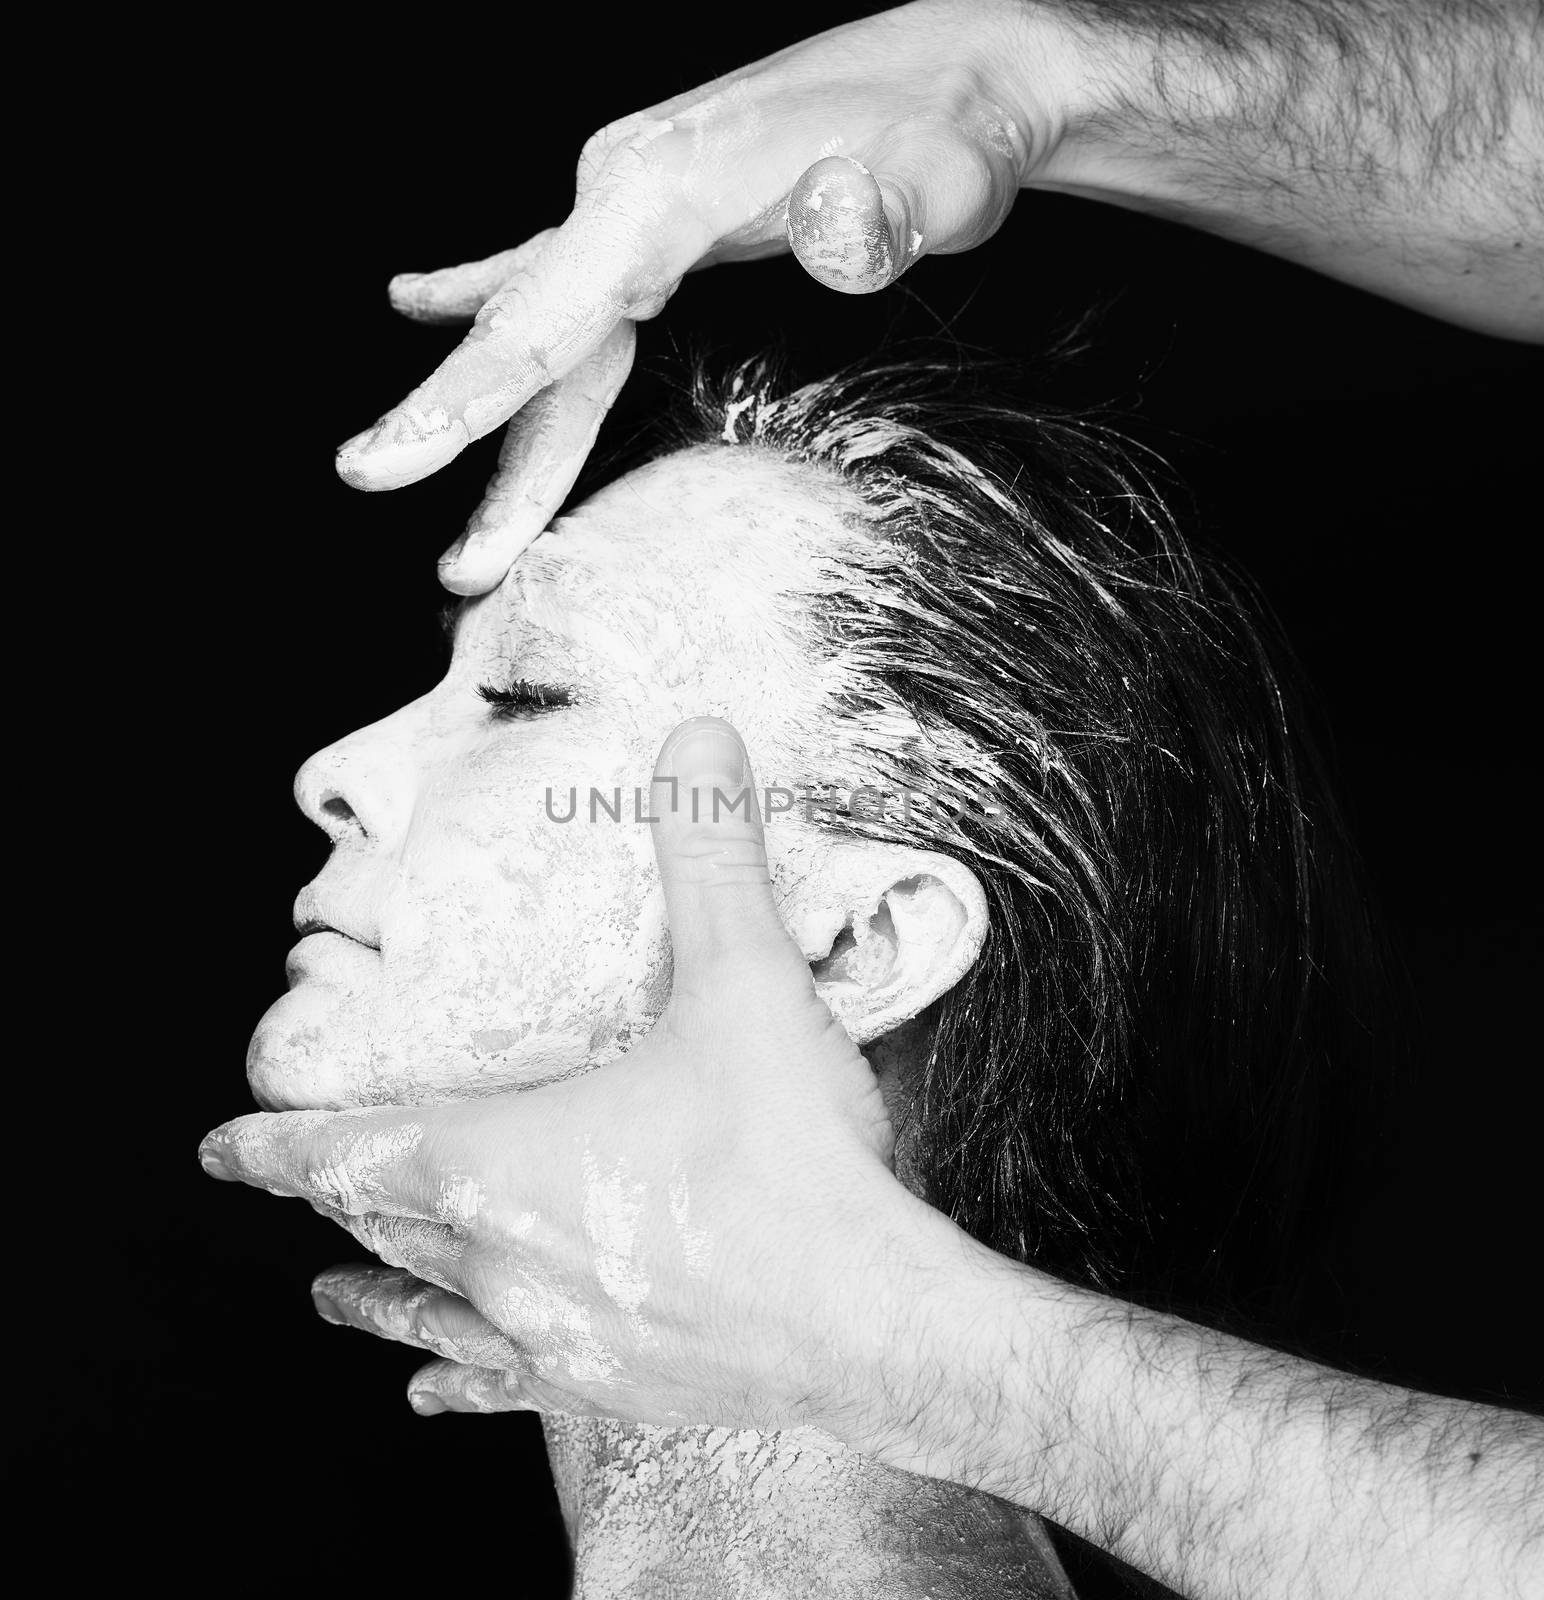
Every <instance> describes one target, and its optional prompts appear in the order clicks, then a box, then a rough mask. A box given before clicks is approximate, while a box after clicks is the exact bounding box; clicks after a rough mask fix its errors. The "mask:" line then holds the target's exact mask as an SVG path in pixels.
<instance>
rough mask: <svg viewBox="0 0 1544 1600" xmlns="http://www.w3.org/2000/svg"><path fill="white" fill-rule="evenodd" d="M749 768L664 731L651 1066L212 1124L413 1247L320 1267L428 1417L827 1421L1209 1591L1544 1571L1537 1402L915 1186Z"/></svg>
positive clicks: (387, 1236) (248, 1154) (332, 1302)
mask: <svg viewBox="0 0 1544 1600" xmlns="http://www.w3.org/2000/svg"><path fill="white" fill-rule="evenodd" d="M671 779H674V780H676V781H675V785H674V793H675V794H676V796H677V798H678V805H677V807H676V808H675V809H674V811H671V810H670V809H669V808H668V806H662V805H661V804H660V801H661V800H663V798H664V795H665V794H668V793H670V792H671V791H672V785H671V782H670V780H671ZM752 783H753V779H752V776H751V773H750V771H749V766H748V763H747V761H746V758H745V754H744V750H743V747H742V746H741V745H740V742H739V740H738V738H737V737H736V736H735V735H734V734H733V732H732V731H731V730H730V729H728V728H727V726H726V725H725V724H723V723H719V722H715V721H712V720H710V719H699V720H698V721H696V722H692V723H687V724H685V725H684V726H683V727H682V728H680V729H677V731H676V732H675V733H674V734H672V735H671V737H670V739H669V740H667V741H666V744H665V748H664V750H663V752H662V753H661V756H660V762H659V768H658V774H657V782H656V785H655V793H656V805H655V810H656V812H657V813H659V814H660V815H661V816H662V817H663V819H664V820H662V821H661V823H660V824H659V826H658V828H657V830H656V841H657V848H658V854H659V862H660V869H661V871H662V873H663V875H664V880H665V886H666V894H667V899H668V903H669V912H670V922H671V930H672V941H673V945H674V951H675V974H674V985H673V988H672V992H671V999H670V1003H669V1006H668V1008H667V1009H666V1011H665V1013H664V1015H663V1016H662V1018H661V1020H660V1022H659V1024H658V1026H657V1027H656V1028H655V1029H654V1031H653V1032H652V1033H650V1034H649V1036H648V1037H647V1038H646V1039H645V1040H644V1041H643V1043H642V1044H640V1045H639V1046H638V1047H637V1048H636V1049H634V1050H632V1051H631V1052H630V1053H629V1054H627V1055H626V1056H624V1057H623V1058H621V1059H620V1060H618V1061H616V1062H613V1063H612V1064H610V1065H608V1066H605V1067H601V1068H599V1069H597V1070H596V1071H593V1072H590V1073H588V1074H586V1075H584V1076H582V1077H578V1078H575V1079H571V1080H568V1081H567V1082H564V1083H560V1084H556V1085H549V1086H546V1087H543V1088H540V1089H533V1090H529V1091H526V1092H524V1093H518V1092H517V1093H513V1094H504V1095H499V1096H495V1097H491V1098H489V1099H485V1100H479V1101H473V1102H471V1103H469V1104H464V1105H460V1106H447V1107H439V1108H434V1109H426V1110H413V1109H409V1108H405V1107H390V1108H381V1109H372V1110H361V1111H348V1112H327V1111H299V1112H285V1113H281V1114H277V1115H257V1116H249V1117H241V1118H238V1119H237V1120H236V1121H235V1122H232V1123H228V1124H226V1126H225V1127H223V1128H220V1129H218V1130H216V1131H215V1132H214V1133H213V1134H211V1135H210V1136H209V1138H208V1139H207V1140H205V1142H204V1146H203V1149H202V1151H201V1155H202V1158H203V1160H204V1162H205V1165H206V1167H207V1168H208V1169H209V1170H210V1171H211V1172H213V1173H214V1174H215V1175H216V1176H219V1177H225V1178H236V1179H241V1180H243V1181H245V1182H247V1183H252V1184H256V1185H258V1186H259V1187H262V1188H266V1189H269V1190H271V1191H273V1192H274V1193H277V1194H290V1195H300V1196H302V1197H303V1198H305V1199H307V1200H309V1201H310V1202H311V1203H312V1205H314V1206H316V1207H317V1209H319V1210H321V1211H324V1212H326V1213H327V1214H329V1215H331V1216H334V1217H336V1218H337V1219H338V1220H339V1221H342V1222H343V1223H344V1224H345V1225H346V1226H348V1227H349V1228H350V1229H351V1231H352V1232H354V1234H355V1236H356V1237H357V1238H358V1239H359V1240H360V1241H361V1242H362V1243H364V1244H366V1245H368V1246H369V1247H370V1248H371V1249H372V1250H373V1251H375V1252H376V1254H377V1255H379V1256H381V1257H382V1258H383V1259H384V1260H386V1261H387V1262H388V1263H391V1264H393V1265H394V1266H395V1267H396V1268H398V1269H399V1270H395V1271H392V1270H386V1271H383V1270H381V1269H378V1268H356V1267H349V1268H340V1269H337V1270H335V1271H333V1272H330V1273H325V1274H323V1276H322V1277H321V1278H320V1279H318V1281H317V1284H316V1286H315V1289H316V1294H317V1299H318V1306H319V1309H320V1310H321V1311H322V1314H323V1315H324V1316H327V1317H329V1318H331V1319H333V1320H338V1321H344V1322H348V1323H352V1324H354V1325H356V1326H358V1327H362V1328H366V1329H369V1330H370V1331H371V1332H374V1333H377V1334H382V1335H384V1336H386V1337H388V1338H394V1339H401V1340H404V1341H405V1342H407V1343H409V1344H413V1345H418V1346H421V1347H422V1348H424V1349H426V1350H429V1351H432V1352H433V1353H434V1354H436V1355H437V1356H439V1357H441V1358H442V1359H441V1360H440V1361H439V1362H437V1363H435V1364H434V1365H432V1366H430V1367H428V1368H426V1369H425V1370H423V1371H422V1372H420V1373H419V1374H418V1375H417V1376H416V1377H415V1379H414V1380H413V1393H414V1403H415V1405H416V1406H417V1407H418V1409H419V1410H421V1411H425V1412H429V1411H436V1410H441V1409H446V1408H450V1409H456V1410H481V1411H487V1410H509V1409H519V1408H527V1407H534V1408H536V1409H539V1410H544V1411H571V1412H579V1413H597V1414H605V1415H610V1416H617V1417H622V1418H624V1419H628V1420H633V1421H644V1422H654V1423H660V1424H666V1425H671V1424H677V1425H679V1424H701V1423H720V1424H727V1425H741V1426H756V1427H761V1428H779V1427H787V1426H794V1425H807V1426H815V1427H820V1428H823V1429H825V1430H826V1431H827V1432H829V1433H831V1434H833V1435H835V1436H836V1437H837V1438H838V1439H840V1440H842V1441H843V1442H844V1443H846V1444H848V1445H850V1446H852V1447H854V1448H855V1449H858V1450H861V1451H864V1452H866V1453H868V1454H872V1455H875V1456H877V1457H878V1458H879V1459H881V1460H882V1461H885V1462H886V1463H887V1464H889V1465H891V1466H895V1467H900V1468H904V1469H907V1470H911V1471H914V1472H921V1473H926V1474H928V1475H931V1476H934V1477H939V1478H945V1479H950V1480H953V1481H956V1482H961V1483H967V1484H970V1485H972V1486H974V1487H977V1488H983V1489H986V1490H989V1491H990V1492H992V1493H994V1494H997V1495H1000V1496H1002V1497H1003V1498H1004V1499H1007V1500H1010V1501H1013V1502H1014V1503H1016V1504H1019V1505H1023V1506H1027V1507H1029V1508H1031V1509H1032V1510H1036V1511H1039V1512H1041V1513H1042V1514H1044V1515H1047V1516H1050V1517H1051V1518H1053V1519H1054V1520H1055V1521H1058V1522H1060V1523H1062V1524H1063V1525H1064V1526H1066V1527H1069V1528H1071V1529H1072V1530H1073V1531H1075V1532H1077V1533H1079V1534H1080V1535H1082V1536H1083V1537H1085V1538H1088V1539H1091V1540H1093V1541H1094V1542H1095V1543H1096V1544H1098V1545H1100V1546H1101V1547H1103V1548H1105V1549H1107V1550H1110V1551H1112V1552H1114V1553H1115V1554H1116V1555H1119V1556H1121V1557H1122V1558H1123V1559H1125V1560H1126V1561H1129V1562H1131V1563H1132V1564H1133V1565H1135V1566H1137V1567H1138V1568H1140V1569H1141V1570H1143V1571H1145V1572H1148V1573H1151V1574H1153V1575H1154V1576H1156V1577H1158V1578H1160V1579H1161V1580H1162V1581H1164V1582H1166V1583H1168V1584H1169V1585H1171V1586H1172V1587H1173V1588H1175V1589H1178V1590H1179V1591H1180V1592H1181V1593H1184V1594H1188V1595H1194V1596H1196V1597H1197V1600H1212V1597H1215V1600H1224V1597H1228V1600H1233V1597H1237V1596H1240V1595H1245V1594H1247V1595H1250V1596H1251V1597H1262V1600H1276V1597H1280V1600H1288V1597H1295V1596H1298V1595H1303V1594H1315V1595H1325V1596H1345V1597H1347V1600H1350V1597H1352V1596H1355V1597H1356V1600H1372V1597H1378V1600H1384V1597H1386V1600H1410V1597H1411V1596H1417V1595H1420V1596H1443V1597H1449V1596H1450V1597H1453V1600H1457V1597H1460V1596H1467V1595H1471V1594H1484V1595H1487V1596H1488V1595H1496V1596H1502V1595H1508V1596H1514V1595H1515V1596H1523V1595H1529V1596H1532V1595H1537V1594H1539V1592H1540V1591H1539V1586H1538V1583H1537V1581H1536V1577H1535V1578H1534V1579H1530V1578H1529V1577H1528V1576H1527V1574H1528V1573H1530V1572H1534V1573H1535V1574H1536V1573H1537V1551H1538V1548H1539V1544H1540V1540H1541V1539H1544V1528H1541V1525H1540V1520H1539V1515H1538V1510H1537V1508H1538V1505H1539V1504H1540V1495H1541V1489H1544V1429H1541V1426H1540V1424H1539V1423H1538V1422H1537V1421H1535V1420H1534V1419H1531V1418H1527V1417H1523V1416H1518V1415H1514V1414H1510V1413H1507V1412H1504V1411H1498V1410H1495V1409H1493V1408H1489V1407H1484V1406H1473V1405H1465V1404H1463V1403H1461V1402H1458V1401H1453V1400H1444V1399H1440V1398H1437V1397H1435V1396H1430V1395H1420V1394H1412V1393H1410V1392H1409V1391H1406V1390H1402V1389H1398V1388H1395V1387H1393V1386H1391V1385H1387V1384H1382V1383H1374V1382H1370V1381H1368V1380H1366V1379H1361V1378H1355V1377H1350V1376H1347V1375H1346V1374H1344V1373H1338V1372H1332V1371H1329V1370H1327V1369H1325V1368H1322V1367H1317V1366H1314V1365H1313V1364H1312V1363H1310V1362H1306V1361H1298V1360H1294V1359H1293V1358H1292V1357H1290V1356H1286V1355H1283V1354H1281V1353H1279V1352H1277V1351H1274V1350H1268V1349H1262V1348H1259V1347H1256V1346H1252V1345H1249V1344H1246V1343H1245V1342H1243V1341H1242V1340H1238V1339H1233V1338H1229V1337H1228V1336H1226V1335H1224V1334H1221V1333H1217V1332H1214V1331H1212V1330H1211V1329H1208V1328H1203V1327H1197V1326H1196V1325H1194V1324H1192V1323H1188V1322H1185V1321H1183V1320H1181V1319H1180V1318H1177V1317H1171V1316H1165V1315H1163V1314H1161V1313H1159V1312H1156V1311H1147V1310H1142V1309H1139V1308H1138V1307H1135V1306H1131V1305H1126V1304H1123V1303H1122V1302H1120V1301H1117V1300H1111V1299H1106V1298H1104V1297H1102V1296H1100V1295H1098V1294H1095V1293H1093V1292H1091V1291H1089V1290H1085V1289H1080V1288H1076V1287H1073V1286H1071V1285H1068V1284H1062V1283H1057V1282H1055V1281H1054V1280H1052V1279H1050V1278H1047V1277H1046V1276H1045V1275H1044V1274H1042V1273H1039V1272H1037V1271H1035V1270H1034V1269H1033V1268H1030V1267H1024V1266H1019V1265H1017V1264H1015V1263H1014V1262H1012V1261H1009V1260H1007V1259H1006V1258H1004V1257H1001V1256H997V1255H994V1254H992V1253H991V1252H990V1251H987V1250H986V1249H984V1248H983V1247H982V1246H981V1245H979V1244H977V1243H976V1242H975V1241H973V1240H972V1239H970V1238H969V1237H968V1236H967V1235H965V1234H964V1233H962V1232H961V1231H960V1230H959V1229H957V1228H956V1227H955V1226H954V1225H953V1224H952V1223H951V1222H949V1221H948V1220H947V1219H946V1218H944V1217H943V1216H942V1215H940V1214H939V1213H938V1212H936V1211H934V1210H932V1209H931V1208H930V1207H928V1206H926V1205H924V1204H923V1203H922V1202H921V1201H920V1200H918V1199H916V1198H914V1197H913V1196H912V1195H911V1194H909V1193H908V1192H907V1191H906V1189H904V1188H903V1187H902V1185H901V1184H900V1183H899V1182H898V1181H897V1180H896V1179H895V1177H894V1176H893V1174H892V1172H891V1171H890V1168H889V1165H888V1157H889V1155H890V1149H891V1129H890V1125H889V1122H888V1120H887V1117H886V1113H885V1108H884V1104H883V1101H882V1098H881V1096H880V1093H879V1090H878V1088H877V1086H876V1083H875V1080H874V1077H873V1074H872V1073H871V1072H870V1070H869V1067H868V1065H867V1063H866V1062H865V1061H864V1059H863V1057H862V1056H861V1055H859V1053H858V1051H857V1050H856V1049H855V1048H854V1047H853V1045H852V1043H851V1041H850V1040H849V1039H848V1038H847V1036H846V1035H845V1034H844V1033H843V1032H842V1031H841V1029H840V1028H839V1027H837V1025H836V1024H835V1023H834V1022H833V1020H832V1018H831V1015H830V1013H829V1012H828V1011H827V1010H826V1008H825V1007H824V1006H823V1005H822V1004H821V1002H820V1001H819V1000H818V999H817V997H816V995H815V992H814V988H813V985H812V982H811V979H810V974H809V971H808V969H807V967H806V966H805V963H804V959H803V957H802V956H801V955H800V952H799V951H798V949H797V948H796V947H795V946H794V944H793V942H792V941H791V940H790V939H789V938H788V937H787V935H786V934H785V933H784V931H783V929H782V926H781V924H780V922H779V920H778V916H777V912H776V910H775V908H774V905H773V902H772V897H771V892H770V888H769V884H768V877H767V869H766V856H765V850H764V846H763V840H762V835H761V826H760V821H759V818H758V817H757V816H756V812H755V808H754V806H750V807H743V806H742V807H740V808H738V809H737V810H735V811H729V810H728V809H727V807H725V806H724V805H723V804H722V802H721V803H720V804H719V806H718V814H717V816H716V817H715V814H714V792H715V790H716V791H717V793H718V794H719V795H720V796H724V797H729V798H733V797H734V796H736V795H738V794H739V793H740V792H741V791H742V789H745V788H749V787H750V786H751V785H752ZM694 796H695V797H696V798H695V802H694V799H693V797H694ZM694 803H695V806H696V811H695V815H694V812H693V805H694ZM1530 1584H1531V1585H1532V1587H1529V1585H1530Z"/></svg>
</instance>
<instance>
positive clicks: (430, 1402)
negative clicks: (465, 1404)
mask: <svg viewBox="0 0 1544 1600" xmlns="http://www.w3.org/2000/svg"><path fill="white" fill-rule="evenodd" d="M407 1399H408V1404H409V1405H410V1406H412V1408H413V1410H414V1411H416V1412H417V1413H418V1415H419V1416H421V1417H437V1416H439V1414H440V1413H441V1412H442V1411H447V1410H449V1407H448V1406H447V1405H446V1404H445V1402H444V1401H443V1400H441V1399H440V1397H439V1396H438V1395H437V1394H433V1393H431V1392H430V1391H429V1390H428V1389H409V1390H408V1394H407Z"/></svg>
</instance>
